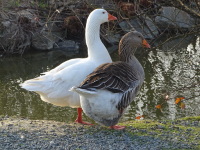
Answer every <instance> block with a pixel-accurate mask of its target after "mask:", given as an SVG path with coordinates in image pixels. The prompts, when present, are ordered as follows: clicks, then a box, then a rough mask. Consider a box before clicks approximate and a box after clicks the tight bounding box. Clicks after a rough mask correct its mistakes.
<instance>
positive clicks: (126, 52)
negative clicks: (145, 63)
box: [119, 41, 137, 65]
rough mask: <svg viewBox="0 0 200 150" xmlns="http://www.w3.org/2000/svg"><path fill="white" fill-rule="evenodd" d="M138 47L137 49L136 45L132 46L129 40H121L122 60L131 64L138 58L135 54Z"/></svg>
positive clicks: (120, 54)
mask: <svg viewBox="0 0 200 150" xmlns="http://www.w3.org/2000/svg"><path fill="white" fill-rule="evenodd" d="M136 49H137V48H136V47H131V46H130V44H129V43H128V42H125V41H124V42H121V43H120V44H119V59H120V61H123V62H126V63H128V64H129V63H132V62H134V61H135V60H137V58H136V57H135V56H134V53H135V51H136ZM130 65H131V64H130Z"/></svg>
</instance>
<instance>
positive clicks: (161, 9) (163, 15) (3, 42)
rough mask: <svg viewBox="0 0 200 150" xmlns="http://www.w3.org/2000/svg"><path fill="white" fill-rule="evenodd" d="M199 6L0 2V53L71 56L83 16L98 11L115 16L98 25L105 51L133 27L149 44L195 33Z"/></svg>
mask: <svg viewBox="0 0 200 150" xmlns="http://www.w3.org/2000/svg"><path fill="white" fill-rule="evenodd" d="M184 3H185V2H184ZM199 6H200V4H199V3H198V2H189V1H188V2H187V3H185V4H184V5H182V4H177V3H176V2H174V3H173V2H171V1H170V2H166V1H165V2H164V1H159V2H157V1H153V0H149V1H147V0H142V1H137V2H134V1H130V2H129V1H128V2H125V1H124V2H123V1H120V0H107V1H102V0H84V1H79V0H73V1H72V0H68V1H66V0H59V1H57V0H51V1H33V0H28V1H25V0H21V1H14V0H2V2H1V3H0V7H1V11H0V31H1V32H0V54H1V55H5V54H23V53H24V52H25V51H27V50H30V49H34V50H40V51H46V50H61V51H67V52H68V51H70V52H71V51H73V52H74V53H77V52H79V47H80V45H82V44H85V43H84V32H85V31H84V29H85V23H86V19H87V16H88V15H89V13H90V12H91V11H92V10H94V9H95V8H102V7H103V8H105V9H106V10H108V11H109V12H110V13H111V14H113V15H115V16H116V17H117V18H118V20H117V21H115V22H110V23H109V25H108V24H104V25H103V26H102V27H101V38H102V40H103V42H104V43H105V44H106V46H107V47H112V46H113V45H117V43H118V42H119V39H120V38H121V35H122V34H125V33H126V32H129V31H130V30H132V29H133V28H134V29H136V30H137V31H139V32H141V33H142V34H143V35H144V37H145V38H147V39H149V40H150V42H151V41H152V43H155V41H158V39H159V38H160V37H161V36H162V35H163V34H165V35H166V36H167V37H169V38H170V37H172V36H177V35H182V34H194V33H199V32H198V30H199V22H200V19H199V18H200V14H199ZM183 7H184V8H187V9H183ZM166 33H167V34H166ZM155 46H156V45H155Z"/></svg>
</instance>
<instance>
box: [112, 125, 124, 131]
mask: <svg viewBox="0 0 200 150" xmlns="http://www.w3.org/2000/svg"><path fill="white" fill-rule="evenodd" d="M110 128H111V129H114V130H123V129H125V126H118V125H116V126H110Z"/></svg>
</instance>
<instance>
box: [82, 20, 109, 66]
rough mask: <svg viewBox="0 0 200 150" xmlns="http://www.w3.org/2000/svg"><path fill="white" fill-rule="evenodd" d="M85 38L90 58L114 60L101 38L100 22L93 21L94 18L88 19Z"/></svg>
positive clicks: (103, 60) (104, 60) (105, 60)
mask: <svg viewBox="0 0 200 150" xmlns="http://www.w3.org/2000/svg"><path fill="white" fill-rule="evenodd" d="M85 38H86V45H87V48H88V57H89V58H90V59H95V60H99V61H102V62H103V63H106V62H112V60H111V57H110V55H109V53H108V51H107V49H106V47H105V46H104V44H103V43H102V41H101V39H100V23H98V22H96V21H93V19H92V18H89V19H88V20H87V24H86V30H85Z"/></svg>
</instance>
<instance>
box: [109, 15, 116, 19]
mask: <svg viewBox="0 0 200 150" xmlns="http://www.w3.org/2000/svg"><path fill="white" fill-rule="evenodd" d="M108 20H117V18H116V17H115V16H113V15H111V14H108Z"/></svg>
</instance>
